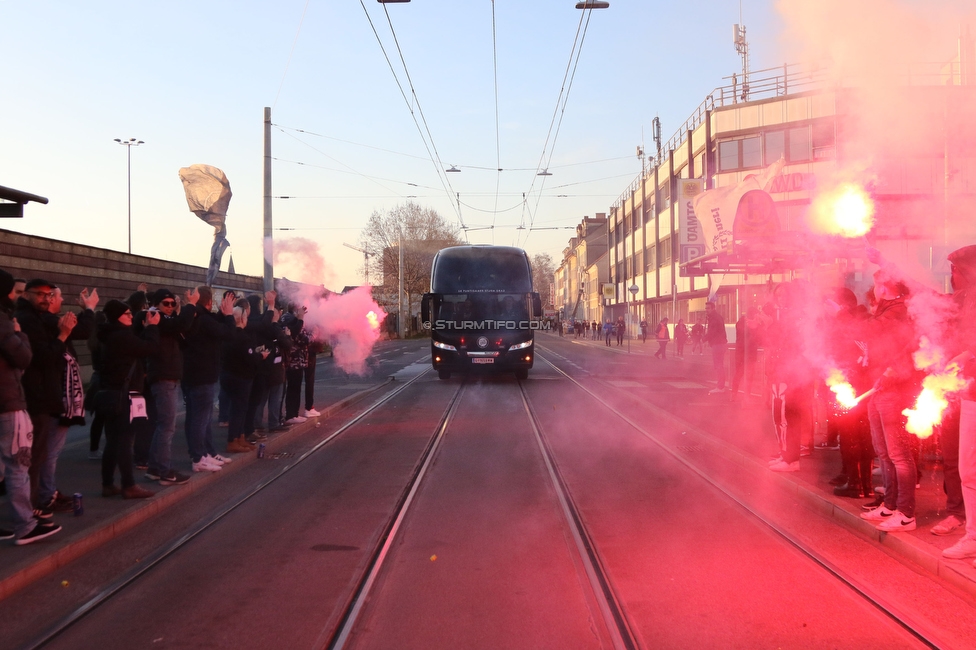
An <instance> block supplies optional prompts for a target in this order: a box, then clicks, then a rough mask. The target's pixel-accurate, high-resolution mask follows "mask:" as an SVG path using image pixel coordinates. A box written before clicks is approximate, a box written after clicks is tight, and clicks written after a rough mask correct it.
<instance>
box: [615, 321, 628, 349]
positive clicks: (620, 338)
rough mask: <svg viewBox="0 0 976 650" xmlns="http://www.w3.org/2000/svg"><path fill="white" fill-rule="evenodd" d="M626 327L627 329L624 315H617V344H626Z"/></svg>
mask: <svg viewBox="0 0 976 650" xmlns="http://www.w3.org/2000/svg"><path fill="white" fill-rule="evenodd" d="M626 329H627V326H626V325H625V324H624V317H623V316H618V317H617V325H616V331H617V345H623V344H624V332H625V331H626Z"/></svg>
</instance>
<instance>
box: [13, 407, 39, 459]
mask: <svg viewBox="0 0 976 650" xmlns="http://www.w3.org/2000/svg"><path fill="white" fill-rule="evenodd" d="M33 442H34V426H33V425H32V424H31V420H30V416H29V415H27V411H17V412H15V413H14V435H13V444H12V445H11V446H10V455H11V456H13V457H14V458H15V459H16V460H17V462H18V463H20V464H21V465H23V466H24V467H30V459H31V445H32V444H33Z"/></svg>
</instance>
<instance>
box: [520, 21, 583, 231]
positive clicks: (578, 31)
mask: <svg viewBox="0 0 976 650" xmlns="http://www.w3.org/2000/svg"><path fill="white" fill-rule="evenodd" d="M590 11H592V9H591V10H590ZM586 16H587V12H586V11H584V12H583V13H582V14H580V22H579V25H577V26H576V36H575V37H574V38H573V47H572V49H571V50H570V53H569V61H567V63H566V72H564V73H563V83H562V86H560V88H559V96H558V97H557V98H556V107H555V109H553V112H552V118H551V119H550V120H549V131H548V132H547V133H546V140H545V142H544V143H543V145H542V154H541V155H540V156H539V164H538V165H536V170H535V171H536V172H537V174H536V176H533V177H532V183H530V184H529V189H528V191H527V192H526V193H525V195H524V197H526V198H525V200H524V202H523V213H522V222H521V224H520V226H521V228H520V229H522V230H524V229H525V212H528V213H529V225H530V226H531V224H532V222H533V221H534V220H535V217H534V216H533V215H532V212H531V210H529V204H528V199H527V197H528V196H529V195H531V194H532V190H533V189H534V188H535V182H536V179H537V178H538V172H539V171H541V170H542V169H543V161H544V160H545V159H546V151H548V150H549V140H550V138H552V129H553V126H554V125H555V123H556V116H557V115H558V114H559V106H560V104H563V94H564V93H565V92H566V79H567V78H568V77H569V74H570V72H571V71H572V70H574V68H573V56H574V55H575V54H576V51H577V45H578V44H579V45H580V46H582V42H581V39H580V34H581V32H582V31H583V30H584V28H585V26H586V25H588V24H589V22H588V21H586V22H584V19H585V18H586ZM551 159H552V157H551V156H550V160H551ZM540 191H541V190H540ZM527 237H528V236H526V238H527ZM523 244H524V240H523V241H521V242H518V241H517V243H516V245H517V246H521V245H523Z"/></svg>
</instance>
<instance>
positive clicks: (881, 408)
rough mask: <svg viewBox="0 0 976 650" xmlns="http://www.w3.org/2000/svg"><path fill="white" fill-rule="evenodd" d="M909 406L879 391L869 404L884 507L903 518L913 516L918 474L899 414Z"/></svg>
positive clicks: (895, 396)
mask: <svg viewBox="0 0 976 650" xmlns="http://www.w3.org/2000/svg"><path fill="white" fill-rule="evenodd" d="M910 406H911V400H906V399H905V398H904V397H903V396H901V395H899V394H898V393H897V392H890V391H880V392H878V393H876V394H875V395H873V396H872V397H871V401H870V402H869V403H868V420H869V421H870V422H871V441H872V442H873V443H874V450H875V451H876V452H877V454H878V459H879V460H880V461H881V479H882V481H883V482H884V486H885V498H884V505H885V507H886V508H888V509H889V510H898V512H900V513H901V514H903V515H904V516H906V517H914V516H915V482H916V481H917V480H918V474H917V473H916V468H915V457H914V456H913V455H912V447H911V443H910V438H909V436H911V435H912V434H910V433H908V432H907V431H905V418H904V416H903V415H902V414H901V412H902V411H903V410H904V409H906V408H909V407H910Z"/></svg>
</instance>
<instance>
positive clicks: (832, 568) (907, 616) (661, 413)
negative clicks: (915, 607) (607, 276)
mask: <svg viewBox="0 0 976 650" xmlns="http://www.w3.org/2000/svg"><path fill="white" fill-rule="evenodd" d="M536 359H537V361H543V362H545V363H546V364H547V365H548V366H550V367H551V368H552V369H553V370H554V371H555V372H556V373H558V374H559V375H560V376H562V377H563V378H564V379H566V380H568V381H569V382H570V383H572V384H573V385H574V386H575V387H576V388H578V389H579V390H581V391H582V392H583V393H585V394H586V395H588V396H589V397H590V398H591V399H593V400H595V401H597V402H598V403H600V404H602V405H603V406H604V407H605V408H607V409H608V410H609V411H610V412H612V413H614V415H616V417H618V418H619V419H620V420H621V421H622V422H624V423H626V424H627V425H628V426H629V427H631V428H632V429H634V430H635V431H637V432H638V433H640V434H641V435H642V436H644V437H645V438H646V439H647V440H649V441H650V442H652V443H653V444H655V445H656V446H657V447H658V448H660V449H661V450H662V451H664V452H666V453H667V454H668V456H670V457H671V458H672V459H674V460H676V461H677V462H678V463H680V464H681V465H682V466H683V467H685V468H686V469H687V470H688V471H690V472H692V473H693V474H695V475H696V476H698V477H699V478H700V479H701V480H703V481H705V482H706V483H707V484H708V485H710V486H712V487H713V488H714V489H715V490H716V491H718V492H719V493H720V494H722V495H723V496H724V497H726V498H727V499H729V500H730V501H731V502H732V503H733V504H734V505H735V506H736V507H737V508H739V509H740V510H741V511H743V512H745V513H746V514H747V515H748V516H749V517H750V518H752V519H754V520H755V521H757V522H759V523H760V524H761V525H762V526H763V527H764V528H765V529H766V530H768V531H769V532H771V533H772V534H773V535H774V536H776V537H777V538H779V539H781V540H782V541H783V542H784V543H786V544H788V545H789V546H791V547H792V548H794V549H795V550H796V551H797V552H799V553H800V554H801V555H803V556H805V557H806V558H808V559H809V560H811V561H812V562H813V563H814V564H816V565H817V566H819V567H820V568H821V569H822V570H824V571H825V572H826V573H828V574H829V575H830V576H832V577H833V578H834V579H835V580H837V581H838V582H839V583H840V584H842V585H844V587H845V588H847V589H849V590H850V591H851V592H853V593H854V594H856V595H857V596H858V597H859V598H860V599H862V600H863V601H864V602H866V603H868V604H869V605H870V606H871V607H873V608H874V609H875V610H877V611H879V612H880V613H881V614H883V615H884V616H885V617H886V618H887V619H888V620H890V621H892V622H893V623H895V624H896V625H897V626H899V627H900V628H902V629H903V630H904V631H906V632H907V633H908V634H910V635H911V636H913V637H914V638H915V639H916V640H918V641H919V642H921V643H922V644H923V645H925V646H926V647H929V648H947V647H951V645H950V644H948V643H946V641H945V640H944V639H942V638H941V637H940V635H938V634H937V633H935V632H934V631H933V630H931V629H929V626H927V625H925V624H924V623H923V622H922V621H921V620H919V617H917V616H915V615H913V613H912V612H911V611H910V610H909V609H908V608H906V607H904V606H901V605H899V604H898V603H895V602H893V601H892V600H891V599H890V598H886V597H885V596H884V595H883V594H881V593H879V592H878V591H877V590H876V589H873V588H872V587H871V586H870V585H867V584H865V583H864V582H863V581H861V580H858V579H856V578H854V577H853V576H852V575H850V573H849V572H847V571H845V570H844V569H843V567H841V566H839V565H838V564H837V563H836V562H833V561H831V560H830V559H829V558H827V557H826V556H824V555H823V554H822V553H819V552H818V551H817V550H816V549H815V548H813V547H811V546H810V545H809V544H806V543H804V542H803V540H801V539H800V538H798V537H797V536H796V535H794V534H792V533H791V532H790V531H789V530H787V529H786V528H785V527H783V526H781V525H779V524H777V523H776V522H775V521H774V520H772V519H771V518H770V517H767V516H766V515H764V514H763V513H762V512H760V511H759V510H758V509H757V508H755V507H753V506H752V505H750V504H749V503H748V502H747V501H745V500H744V499H743V498H741V497H740V496H738V495H737V494H735V493H734V492H733V491H732V490H731V489H729V488H728V487H727V486H726V485H724V484H722V483H721V482H720V481H718V480H716V479H715V478H713V477H712V476H710V475H709V474H708V473H707V472H706V471H704V470H703V469H702V468H701V467H699V466H697V465H696V464H695V463H694V462H692V461H691V460H689V459H688V458H686V457H685V456H683V455H682V454H680V453H677V451H676V449H675V448H673V447H672V446H671V445H669V444H668V443H667V442H665V441H664V440H662V439H661V438H660V437H658V436H656V435H654V434H653V433H651V432H650V431H648V430H647V428H646V427H644V426H643V425H641V424H640V423H639V422H637V421H635V420H634V419H633V418H631V417H628V416H627V415H626V414H624V413H621V412H620V410H619V409H618V408H617V407H616V406H615V405H613V404H611V403H610V402H609V401H608V400H606V399H604V398H603V397H602V396H601V395H599V394H597V393H596V392H594V391H593V390H591V389H589V388H588V387H586V386H584V385H583V384H581V383H580V382H578V381H577V380H576V379H575V378H573V377H572V376H571V375H569V374H568V373H567V372H566V371H564V370H563V369H561V368H559V367H558V366H557V365H556V364H555V363H553V362H552V361H550V360H549V359H546V358H545V357H543V356H542V355H537V356H536ZM629 397H630V399H631V401H632V402H633V403H635V404H636V405H638V406H639V407H641V408H643V409H644V410H645V411H646V412H648V413H650V414H653V415H654V416H657V417H664V418H666V419H667V420H669V421H671V422H672V423H673V424H674V425H676V426H679V427H682V428H684V429H693V428H694V427H693V426H692V425H690V424H689V423H686V422H683V421H682V420H681V418H679V417H678V416H676V415H675V414H673V413H670V412H668V411H667V410H665V409H662V408H660V407H658V406H655V405H653V404H649V403H647V402H645V401H642V400H639V399H638V398H636V397H635V396H629ZM700 435H703V436H707V433H704V432H701V433H700ZM581 526H582V522H581ZM594 554H596V550H594Z"/></svg>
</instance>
